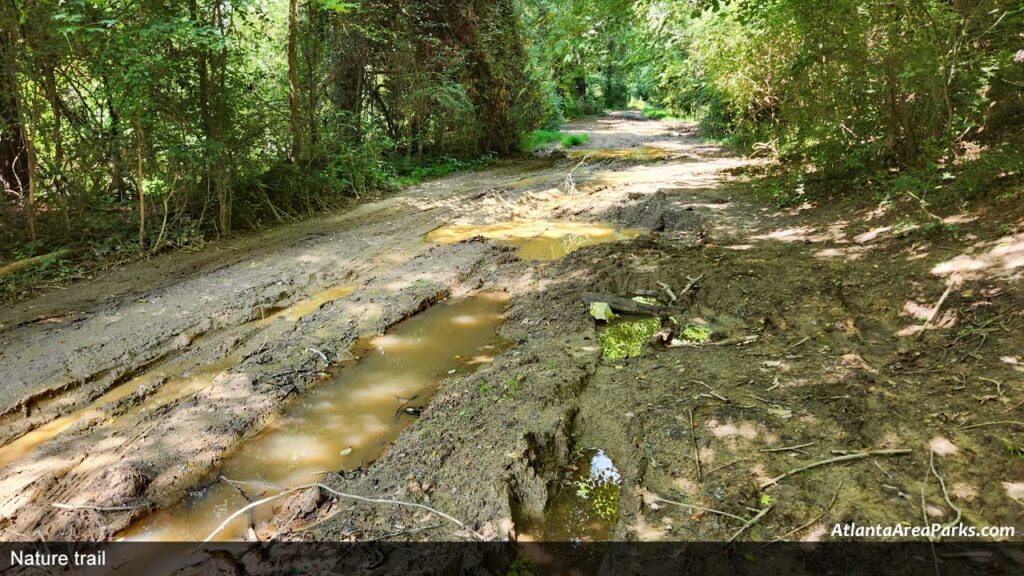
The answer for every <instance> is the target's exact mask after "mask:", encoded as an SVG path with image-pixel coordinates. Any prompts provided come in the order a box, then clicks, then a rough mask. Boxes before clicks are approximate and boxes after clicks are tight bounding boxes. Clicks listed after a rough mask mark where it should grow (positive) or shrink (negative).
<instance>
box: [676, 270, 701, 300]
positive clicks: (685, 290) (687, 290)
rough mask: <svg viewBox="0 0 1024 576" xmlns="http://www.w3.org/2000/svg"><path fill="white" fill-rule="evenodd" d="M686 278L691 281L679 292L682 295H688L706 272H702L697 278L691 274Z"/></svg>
mask: <svg viewBox="0 0 1024 576" xmlns="http://www.w3.org/2000/svg"><path fill="white" fill-rule="evenodd" d="M686 279H687V280H689V281H690V283H689V284H687V285H686V288H683V291H682V292H680V293H679V295H680V296H686V295H687V294H689V293H690V290H693V287H694V286H696V285H697V283H698V282H700V281H701V280H703V279H704V274H701V275H700V276H697V277H696V278H691V277H690V276H687V277H686Z"/></svg>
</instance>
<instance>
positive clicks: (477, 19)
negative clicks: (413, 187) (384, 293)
mask: <svg viewBox="0 0 1024 576" xmlns="http://www.w3.org/2000/svg"><path fill="white" fill-rule="evenodd" d="M0 10H2V11H0V62H2V63H3V68H2V74H0V131H2V143H0V185H2V188H3V196H2V201H0V259H15V260H16V259H19V258H29V257H32V256H37V255H39V254H45V253H48V252H50V251H53V250H56V249H58V248H61V247H70V248H72V249H73V250H74V251H77V252H78V253H79V255H81V256H82V257H91V258H104V257H110V256H112V255H113V256H116V257H119V258H120V257H125V256H127V255H132V254H144V253H152V252H155V251H160V250H165V249H169V248H174V247H186V246H190V245H194V244H196V243H200V242H202V241H203V240H204V239H207V238H210V237H214V236H221V235H224V234H229V233H232V232H233V231H237V230H240V229H258V228H262V227H264V226H267V225H270V224H273V223H275V222H285V221H288V220H293V219H296V218H300V217H301V216H303V215H306V214H310V213H315V212H318V211H323V210H329V209H333V208H337V207H341V206H344V203H345V202H346V201H350V200H351V199H352V198H357V197H359V196H361V195H365V194H368V193H372V192H377V191H383V190H388V189H393V188H396V187H399V186H402V185H405V184H408V183H414V182H417V181H419V180H421V179H423V178H425V177H430V176H435V175H443V174H445V173H447V172H450V171H452V170H457V169H465V168H472V167H473V166H476V165H477V164H478V163H479V162H480V161H481V160H486V159H488V158H492V157H501V156H512V155H516V154H521V153H524V152H528V151H529V150H524V147H528V144H526V143H527V142H528V141H529V140H528V138H527V136H528V135H529V134H530V133H531V132H532V131H534V130H538V129H548V130H557V129H558V128H559V127H560V126H561V124H562V123H563V122H564V121H565V120H566V119H570V118H575V117H579V116H583V115H589V114H596V113H599V112H601V111H603V110H607V109H621V108H626V107H627V106H632V107H636V108H641V109H643V110H644V112H645V114H647V115H648V116H653V117H659V118H660V117H665V116H675V117H678V118H681V119H687V120H691V121H694V122H697V123H698V124H699V126H700V128H701V131H702V134H703V136H704V137H706V138H715V139H723V140H728V141H729V142H730V143H731V144H733V145H735V146H737V147H739V148H740V149H743V150H746V151H748V152H750V153H758V154H763V155H767V156H770V157H772V158H775V159H777V160H779V166H780V167H781V168H780V170H781V172H780V173H781V174H783V175H784V178H783V180H782V182H783V183H784V185H783V187H784V188H785V190H786V191H787V192H786V193H792V191H793V190H797V191H802V190H803V189H804V185H805V183H806V181H807V180H809V179H819V180H830V179H838V180H834V181H837V182H841V183H842V184H843V185H845V186H846V187H847V188H848V189H850V190H853V189H858V188H856V187H855V186H852V185H857V186H860V185H865V186H866V185H869V184H870V185H876V186H877V185H878V183H880V182H881V183H884V184H885V187H886V188H885V189H886V190H888V191H889V192H892V191H896V193H900V194H909V195H912V196H913V197H915V198H918V199H922V198H924V197H925V195H927V194H933V193H934V192H933V191H934V190H936V189H937V188H942V187H943V186H945V185H946V184H947V183H949V182H951V181H953V180H956V182H957V185H958V187H957V188H956V194H959V195H961V196H962V197H964V198H977V197H984V196H985V195H986V194H988V193H989V191H990V190H991V189H992V187H993V184H994V183H997V182H998V181H999V180H1000V179H1004V180H1005V179H1007V178H1011V179H1018V180H1019V177H1020V171H1021V168H1022V166H1021V163H1022V162H1024V160H1022V159H1021V157H1020V155H1019V154H1015V153H1014V151H1015V150H1019V143H1020V140H1021V136H1022V134H1021V130H1022V126H1024V122H1022V119H1024V118H1022V112H1024V96H1022V94H1024V37H1022V30H1024V7H1022V5H1021V4H1020V3H1019V2H1015V1H1011V0H952V1H937V0H886V1H885V2H882V1H879V0H839V1H836V2H819V1H812V0H768V1H751V0H734V1H733V2H721V1H679V0H636V1H628V0H469V1H460V2H456V1H452V0H442V1H431V2H414V1H406V0H402V1H391V0H388V1H382V0H352V1H340V0H302V1H300V0H186V1H181V2H164V1H155V0H65V1H55V0H4V1H3V3H2V4H0ZM850 193H851V194H852V193H854V192H850Z"/></svg>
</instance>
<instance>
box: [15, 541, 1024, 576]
mask: <svg viewBox="0 0 1024 576" xmlns="http://www.w3.org/2000/svg"><path fill="white" fill-rule="evenodd" d="M0 548H2V551H3V558H2V562H0V572H2V573H3V574H17V575H22V574H24V575H30V574H31V575H34V574H64V573H67V574H76V575H82V576H94V575H97V576H99V575H104V576H105V575H107V574H117V575H121V576H133V575H144V576H165V575H168V576H170V575H173V576H206V575H214V574H223V575H232V576H263V575H267V576H271V575H273V576H278V575H309V576H317V575H320V574H344V575H367V576H369V575H373V576H392V575H394V576H409V575H424V576H426V575H438V576H460V575H481V576H542V575H543V576H548V575H602V576H603V575H608V576H628V575H637V576H640V575H643V576H646V575H690V574H692V575H700V576H716V575H719V574H721V575H733V574H736V575H750V576H765V575H772V574H785V575H795V576H799V575H808V576H811V575H814V576H820V575H832V574H834V575H837V576H838V575H843V576H847V575H856V574H885V575H890V574H891V575H894V576H936V575H940V576H942V575H953V576H960V575H965V576H966V575H971V576H974V575H977V574H985V575H1003V574H1005V575H1014V576H1019V575H1020V574H1024V543H940V544H935V545H934V546H933V545H931V544H928V543H858V542H830V543H808V544H800V543H779V544H761V543H737V544H732V545H727V544H717V543H685V542H683V543H605V544H574V543H545V544H541V543H537V544H532V543H531V544H517V543H401V542H398V543H296V542H278V543H263V544H241V543H240V544H210V545H207V546H205V547H203V546H201V545H199V544H147V543H105V544H72V543H53V542H50V543H10V544H0Z"/></svg>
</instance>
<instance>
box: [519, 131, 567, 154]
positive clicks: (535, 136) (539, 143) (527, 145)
mask: <svg viewBox="0 0 1024 576" xmlns="http://www.w3.org/2000/svg"><path fill="white" fill-rule="evenodd" d="M561 137H562V133H561V132H559V131H558V130H534V131H533V132H530V133H529V134H526V135H525V136H523V143H522V146H523V150H526V151H527V152H536V151H537V150H540V149H541V148H545V147H546V146H547V145H548V144H551V143H552V142H556V141H558V140H559V139H561Z"/></svg>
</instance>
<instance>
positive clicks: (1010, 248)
mask: <svg viewBox="0 0 1024 576" xmlns="http://www.w3.org/2000/svg"><path fill="white" fill-rule="evenodd" d="M974 248H976V249H981V250H986V251H985V252H982V253H981V254H960V255H959V256H956V257H954V258H952V259H950V260H947V261H945V262H943V263H941V264H939V265H937V266H935V267H934V268H932V274H935V275H936V276H949V275H951V274H962V275H963V276H964V277H966V278H983V277H991V276H1004V277H1006V276H1014V275H1017V274H1018V273H1019V272H1018V271H1019V270H1020V269H1021V268H1024V234H1015V235H1013V236H1005V237H1003V238H1000V239H998V240H995V241H993V242H981V243H978V244H975V246H974Z"/></svg>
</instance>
